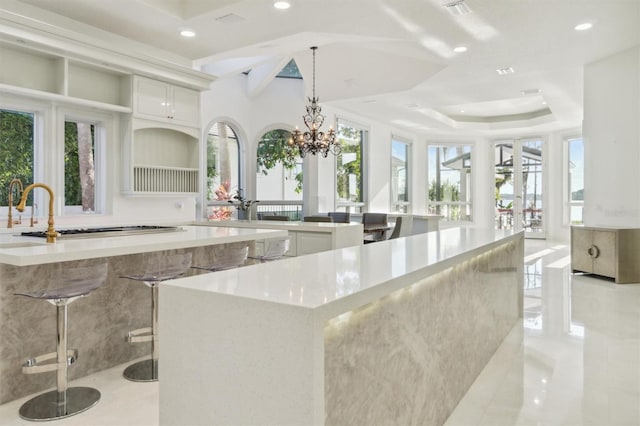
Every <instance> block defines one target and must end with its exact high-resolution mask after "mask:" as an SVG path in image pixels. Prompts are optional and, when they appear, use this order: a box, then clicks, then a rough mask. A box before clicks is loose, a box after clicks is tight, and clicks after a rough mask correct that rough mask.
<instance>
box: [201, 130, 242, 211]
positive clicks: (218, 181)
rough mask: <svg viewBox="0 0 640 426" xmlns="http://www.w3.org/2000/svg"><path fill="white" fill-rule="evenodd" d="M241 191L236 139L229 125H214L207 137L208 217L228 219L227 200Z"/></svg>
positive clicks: (238, 148) (230, 208) (238, 151)
mask: <svg viewBox="0 0 640 426" xmlns="http://www.w3.org/2000/svg"><path fill="white" fill-rule="evenodd" d="M242 189H243V188H241V187H240V146H239V144H238V136H237V135H236V132H234V131H233V129H232V128H231V127H230V126H229V125H228V124H226V123H214V124H213V125H212V126H211V128H210V129H209V132H208V134H207V206H208V207H207V217H208V218H210V219H218V220H224V219H229V218H230V217H231V216H232V215H233V213H234V209H233V207H231V206H230V205H229V203H228V200H230V199H231V197H232V196H233V195H235V194H236V192H237V191H238V190H242Z"/></svg>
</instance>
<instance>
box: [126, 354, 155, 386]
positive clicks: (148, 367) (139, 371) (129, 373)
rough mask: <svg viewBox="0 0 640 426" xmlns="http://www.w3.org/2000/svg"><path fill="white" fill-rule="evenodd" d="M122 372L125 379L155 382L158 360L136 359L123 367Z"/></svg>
mask: <svg viewBox="0 0 640 426" xmlns="http://www.w3.org/2000/svg"><path fill="white" fill-rule="evenodd" d="M154 364H155V365H154ZM154 367H155V368H154ZM154 371H155V374H154ZM122 374H123V375H124V377H125V379H129V380H131V381H134V382H157V381H158V361H154V360H152V359H145V360H142V361H138V362H136V363H135V364H131V365H130V366H128V367H127V368H125V369H124V372H123V373H122Z"/></svg>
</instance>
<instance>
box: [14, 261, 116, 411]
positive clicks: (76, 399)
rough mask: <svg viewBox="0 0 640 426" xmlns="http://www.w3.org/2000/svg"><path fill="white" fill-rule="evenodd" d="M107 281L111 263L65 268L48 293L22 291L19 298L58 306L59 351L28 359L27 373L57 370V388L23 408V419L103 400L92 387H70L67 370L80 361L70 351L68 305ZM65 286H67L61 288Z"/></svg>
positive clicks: (23, 369) (76, 355)
mask: <svg viewBox="0 0 640 426" xmlns="http://www.w3.org/2000/svg"><path fill="white" fill-rule="evenodd" d="M106 280H107V264H106V263H103V264H100V265H96V266H87V267H78V268H71V269H63V270H62V271H61V272H60V273H59V274H58V277H57V279H56V278H54V279H52V282H51V284H50V287H51V286H54V287H55V288H53V289H51V290H45V291H33V292H20V293H15V294H16V295H18V296H26V297H30V298H33V299H41V300H46V301H47V302H49V303H51V304H52V305H55V306H56V317H57V329H56V334H57V336H56V352H51V353H48V354H45V355H40V356H37V357H35V358H30V359H28V360H27V361H26V362H25V363H24V364H23V365H22V372H23V373H25V374H36V373H44V372H48V371H56V374H57V380H56V389H55V390H52V391H49V392H46V393H43V394H40V395H38V396H36V397H34V398H32V399H30V400H28V401H27V402H25V403H24V404H22V406H21V407H20V411H19V414H20V417H22V418H23V419H25V420H34V421H43V420H55V419H61V418H65V417H69V416H73V415H74V414H78V413H81V412H83V411H85V410H88V409H89V408H91V407H93V406H94V405H96V404H97V403H98V401H99V400H100V392H99V391H98V390H97V389H94V388H89V387H81V386H78V387H68V386H67V384H68V381H67V369H68V367H69V366H70V365H71V364H73V363H74V362H75V361H76V360H77V359H78V350H77V349H67V306H69V304H71V302H73V301H75V300H76V299H79V298H81V297H84V296H87V295H88V294H89V293H91V292H92V291H94V290H96V289H97V288H99V287H100V286H102V285H103V284H104V283H105V282H106ZM59 284H64V287H57V285H59ZM52 360H53V362H48V363H45V361H52Z"/></svg>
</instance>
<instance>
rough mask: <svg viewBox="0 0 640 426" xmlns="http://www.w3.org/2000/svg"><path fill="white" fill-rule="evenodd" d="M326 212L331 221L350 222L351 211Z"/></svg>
mask: <svg viewBox="0 0 640 426" xmlns="http://www.w3.org/2000/svg"><path fill="white" fill-rule="evenodd" d="M327 214H328V216H329V217H330V218H331V219H332V220H333V223H349V222H351V213H349V212H329V213H327Z"/></svg>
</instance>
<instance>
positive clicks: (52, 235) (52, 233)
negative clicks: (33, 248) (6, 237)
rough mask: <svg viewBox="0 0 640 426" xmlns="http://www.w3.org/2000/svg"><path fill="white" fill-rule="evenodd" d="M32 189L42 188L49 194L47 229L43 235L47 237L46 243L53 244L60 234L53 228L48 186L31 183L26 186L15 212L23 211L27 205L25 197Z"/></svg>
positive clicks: (51, 196) (51, 197)
mask: <svg viewBox="0 0 640 426" xmlns="http://www.w3.org/2000/svg"><path fill="white" fill-rule="evenodd" d="M33 188H42V189H45V190H46V191H47V192H48V193H49V221H48V225H49V226H48V227H47V232H45V235H46V236H47V242H48V243H55V242H56V238H57V237H58V236H60V234H58V233H57V232H56V230H55V229H54V228H53V190H52V189H51V188H50V187H49V185H45V184H44V183H32V184H31V185H29V186H27V187H26V188H25V190H24V192H23V193H22V197H21V198H20V202H19V203H18V205H17V206H16V210H18V211H19V212H23V211H24V209H25V207H26V203H27V195H29V192H31V190H32V189H33Z"/></svg>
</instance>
